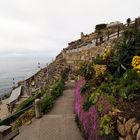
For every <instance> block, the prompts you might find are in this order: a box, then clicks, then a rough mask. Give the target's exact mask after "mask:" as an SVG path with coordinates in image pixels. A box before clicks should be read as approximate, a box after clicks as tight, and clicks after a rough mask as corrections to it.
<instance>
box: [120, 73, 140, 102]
mask: <svg viewBox="0 0 140 140" xmlns="http://www.w3.org/2000/svg"><path fill="white" fill-rule="evenodd" d="M139 83H140V74H138V73H137V72H136V71H134V70H128V71H126V73H124V75H123V77H122V78H121V80H120V87H121V88H120V91H119V92H120V95H121V96H122V97H123V98H124V99H129V100H134V99H136V98H139V97H140V84H139Z"/></svg>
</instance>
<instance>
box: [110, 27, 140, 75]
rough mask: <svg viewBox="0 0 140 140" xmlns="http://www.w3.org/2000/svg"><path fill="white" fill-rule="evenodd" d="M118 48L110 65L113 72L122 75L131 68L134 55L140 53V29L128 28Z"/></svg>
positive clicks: (111, 58)
mask: <svg viewBox="0 0 140 140" xmlns="http://www.w3.org/2000/svg"><path fill="white" fill-rule="evenodd" d="M116 49H117V50H116V52H115V53H114V55H113V56H112V57H110V60H109V64H108V67H109V68H110V71H111V72H112V73H114V72H115V73H117V74H118V75H120V76H122V75H123V73H124V72H125V71H126V70H128V69H131V61H132V58H133V56H135V55H140V30H134V29H128V30H126V31H125V32H124V35H123V39H122V40H121V41H119V43H118V44H117V46H116Z"/></svg>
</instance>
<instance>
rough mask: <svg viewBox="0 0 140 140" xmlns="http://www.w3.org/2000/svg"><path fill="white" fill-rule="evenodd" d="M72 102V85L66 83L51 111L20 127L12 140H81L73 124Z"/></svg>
mask: <svg viewBox="0 0 140 140" xmlns="http://www.w3.org/2000/svg"><path fill="white" fill-rule="evenodd" d="M73 102H74V83H72V82H68V83H67V84H66V88H65V90H64V93H63V96H61V97H60V98H59V99H58V100H57V101H56V103H55V106H54V108H53V109H52V111H51V112H50V113H48V115H44V116H43V118H41V119H38V120H33V122H32V124H30V125H28V126H24V127H22V128H21V129H20V134H19V136H17V137H16V138H15V139H14V140H83V138H82V137H81V134H80V132H79V129H78V128H77V125H76V123H75V114H74V113H73V108H74V103H73Z"/></svg>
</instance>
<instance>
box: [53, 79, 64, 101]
mask: <svg viewBox="0 0 140 140" xmlns="http://www.w3.org/2000/svg"><path fill="white" fill-rule="evenodd" d="M64 86H65V83H64V80H63V79H60V80H58V81H57V82H56V83H55V85H54V86H53V87H52V89H51V95H52V97H53V98H54V99H56V98H57V97H59V96H60V95H62V92H63V90H64Z"/></svg>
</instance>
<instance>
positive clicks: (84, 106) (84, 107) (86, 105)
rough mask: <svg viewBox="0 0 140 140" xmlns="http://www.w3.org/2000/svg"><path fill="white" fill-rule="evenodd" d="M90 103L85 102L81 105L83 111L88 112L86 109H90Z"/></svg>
mask: <svg viewBox="0 0 140 140" xmlns="http://www.w3.org/2000/svg"><path fill="white" fill-rule="evenodd" d="M91 105H92V103H91V102H90V101H86V102H84V104H83V110H84V111H88V109H89V108H90V107H91Z"/></svg>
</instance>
